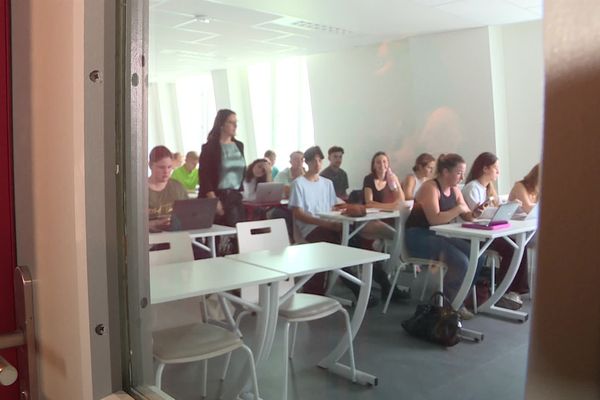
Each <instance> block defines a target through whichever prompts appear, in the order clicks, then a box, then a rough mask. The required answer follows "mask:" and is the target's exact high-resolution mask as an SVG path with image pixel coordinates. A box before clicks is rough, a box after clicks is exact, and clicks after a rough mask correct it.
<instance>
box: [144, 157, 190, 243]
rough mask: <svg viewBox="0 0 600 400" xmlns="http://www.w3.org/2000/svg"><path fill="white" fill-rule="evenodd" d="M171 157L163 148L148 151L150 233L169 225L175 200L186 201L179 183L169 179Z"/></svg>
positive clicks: (184, 192) (171, 164) (171, 163)
mask: <svg viewBox="0 0 600 400" xmlns="http://www.w3.org/2000/svg"><path fill="white" fill-rule="evenodd" d="M172 157H173V155H172V154H171V152H170V151H169V149H168V148H166V147H165V146H156V147H155V148H153V149H152V151H150V156H149V163H148V165H149V166H150V176H149V177H148V218H149V222H148V225H149V229H150V232H160V231H162V230H164V229H166V228H167V227H168V226H169V225H170V223H171V211H172V210H173V202H174V201H175V200H185V199H187V192H186V190H185V189H184V187H183V186H182V185H181V183H179V182H177V181H174V180H172V179H170V178H171V172H172V171H173V158H172Z"/></svg>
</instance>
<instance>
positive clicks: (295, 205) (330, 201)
mask: <svg viewBox="0 0 600 400" xmlns="http://www.w3.org/2000/svg"><path fill="white" fill-rule="evenodd" d="M295 155H297V153H292V154H291V156H290V161H291V160H292V156H295ZM303 158H304V160H305V161H306V164H307V165H308V170H307V171H306V173H305V174H303V175H301V176H299V177H298V178H297V179H294V180H293V181H292V183H291V194H290V202H289V205H288V207H289V208H290V209H291V210H292V214H293V216H294V224H295V225H296V227H297V228H298V230H299V232H300V234H301V235H302V237H303V238H304V240H306V241H307V242H311V243H314V242H329V243H338V244H339V243H340V242H341V231H342V224H341V223H339V222H333V221H329V220H326V219H322V218H319V216H318V215H317V214H318V213H319V212H326V211H331V210H332V209H333V208H334V206H335V203H336V196H335V190H334V189H333V183H332V182H331V181H330V180H329V179H326V178H322V177H321V176H319V171H320V170H321V165H322V162H323V158H324V156H323V152H322V151H321V148H319V147H318V146H314V147H310V148H309V149H307V150H306V151H305V152H304V154H303ZM292 166H293V164H292ZM284 171H285V170H284ZM284 171H281V172H280V173H279V174H280V175H281V174H283V173H284ZM325 276H326V275H325V273H320V274H316V275H315V276H314V277H313V278H311V279H310V280H309V281H308V282H307V283H306V285H304V291H306V292H307V293H314V294H325V289H326V287H325V282H326V279H325Z"/></svg>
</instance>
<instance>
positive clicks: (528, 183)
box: [519, 164, 540, 196]
mask: <svg viewBox="0 0 600 400" xmlns="http://www.w3.org/2000/svg"><path fill="white" fill-rule="evenodd" d="M519 182H521V183H522V184H523V186H525V190H527V193H529V194H535V195H536V196H538V195H539V193H538V186H539V182H540V164H536V165H535V166H534V167H533V168H531V171H529V173H528V174H527V175H525V177H524V178H523V179H522V180H520V181H519Z"/></svg>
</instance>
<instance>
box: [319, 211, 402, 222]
mask: <svg viewBox="0 0 600 400" xmlns="http://www.w3.org/2000/svg"><path fill="white" fill-rule="evenodd" d="M317 215H318V216H319V217H321V218H326V219H330V220H332V221H340V222H362V221H372V220H377V219H386V218H398V217H399V216H400V211H398V210H394V211H379V210H378V211H375V210H373V209H370V208H368V209H367V215H365V216H364V217H349V216H347V215H343V214H342V212H341V211H327V212H323V213H317Z"/></svg>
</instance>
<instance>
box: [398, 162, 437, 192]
mask: <svg viewBox="0 0 600 400" xmlns="http://www.w3.org/2000/svg"><path fill="white" fill-rule="evenodd" d="M412 170H413V172H412V173H410V174H408V175H406V178H404V181H402V190H403V191H404V197H405V198H406V200H414V198H415V195H416V194H417V191H419V189H420V188H421V185H422V184H423V183H424V182H425V181H428V180H429V179H431V178H433V172H434V171H435V158H433V156H432V155H431V154H429V153H423V154H420V155H419V157H417V159H416V160H415V165H414V166H413V167H412Z"/></svg>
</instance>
